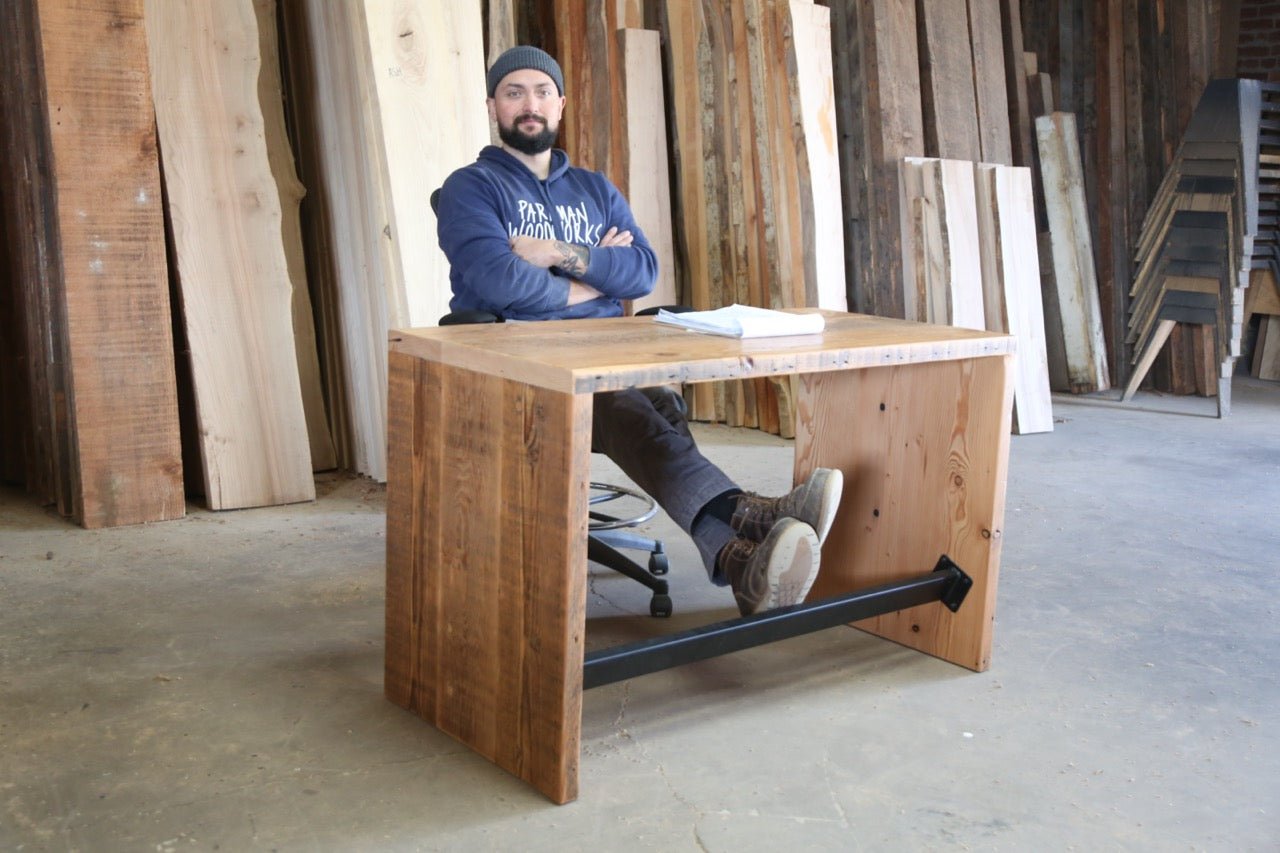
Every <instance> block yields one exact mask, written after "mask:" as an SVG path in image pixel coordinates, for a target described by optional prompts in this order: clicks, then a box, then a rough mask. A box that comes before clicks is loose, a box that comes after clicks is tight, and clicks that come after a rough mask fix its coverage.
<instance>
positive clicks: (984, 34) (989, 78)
mask: <svg viewBox="0 0 1280 853" xmlns="http://www.w3.org/2000/svg"><path fill="white" fill-rule="evenodd" d="M1000 4H1001V0H968V6H969V41H970V45H971V48H972V52H973V90H974V96H975V100H976V102H977V116H978V141H979V143H980V145H981V154H982V156H981V160H982V161H983V162H985V163H999V164H1001V165H1004V166H1012V165H1013V164H1014V162H1013V140H1012V137H1011V130H1010V115H1009V112H1010V111H1009V96H1010V92H1009V91H1008V90H1007V89H1006V88H1005V86H1006V83H1005V69H1004V62H1005V48H1004V38H1003V35H1002V24H1001V10H1000ZM1021 41H1022V39H1021V35H1020V34H1019V39H1018V42H1019V44H1021ZM1023 79H1024V80H1025V78H1023ZM1022 97H1023V102H1024V103H1025V98H1026V90H1025V89H1023V96H1022Z"/></svg>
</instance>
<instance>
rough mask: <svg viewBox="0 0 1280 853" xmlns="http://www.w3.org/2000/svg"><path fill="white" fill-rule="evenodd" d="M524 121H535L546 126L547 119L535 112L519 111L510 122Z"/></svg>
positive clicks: (521, 122)
mask: <svg viewBox="0 0 1280 853" xmlns="http://www.w3.org/2000/svg"><path fill="white" fill-rule="evenodd" d="M526 121H536V122H537V123H538V124H540V125H542V126H543V127H546V126H547V120H546V119H545V118H543V117H542V116H540V115H537V114H536V113H521V114H520V115H518V116H516V118H515V121H513V122H512V124H524V123H525V122H526Z"/></svg>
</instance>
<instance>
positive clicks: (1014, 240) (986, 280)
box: [974, 164, 1053, 435]
mask: <svg viewBox="0 0 1280 853" xmlns="http://www.w3.org/2000/svg"><path fill="white" fill-rule="evenodd" d="M974 179H975V186H976V190H977V203H978V243H979V246H980V249H981V255H982V289H983V295H982V298H983V306H984V308H985V310H986V324H987V328H988V329H990V330H991V331H993V332H1006V333H1008V334H1011V335H1013V336H1014V337H1016V338H1017V339H1018V357H1017V359H1016V361H1015V362H1014V391H1013V431H1014V432H1015V433H1017V434H1019V435H1022V434H1026V433H1036V432H1051V431H1052V430H1053V405H1052V399H1051V392H1050V390H1049V364H1048V353H1047V350H1046V348H1045V334H1044V330H1045V324H1044V308H1043V305H1042V303H1041V299H1040V257H1039V251H1038V250H1037V247H1036V219H1035V216H1036V215H1035V208H1034V205H1033V202H1032V186H1031V170H1030V169H1029V168H1025V167H1017V168H1014V167H1009V166H996V165H990V164H982V165H979V166H978V167H977V168H976V169H975V170H974Z"/></svg>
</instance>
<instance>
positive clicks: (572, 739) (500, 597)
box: [386, 353, 591, 802]
mask: <svg viewBox="0 0 1280 853" xmlns="http://www.w3.org/2000/svg"><path fill="white" fill-rule="evenodd" d="M406 360H407V361H406ZM392 367H393V370H392V375H393V378H392V399H391V406H392V412H391V417H390V422H391V424H392V434H391V442H390V457H389V461H390V470H389V478H388V525H387V526H388V533H387V536H388V564H387V596H388V598H387V676H386V685H387V687H386V690H387V696H388V698H390V699H391V700H392V701H395V702H397V703H398V704H401V705H404V706H405V707H407V708H409V709H410V710H412V711H414V712H415V713H418V714H419V715H421V716H422V717H424V718H425V719H427V720H428V721H430V722H431V723H433V724H434V725H436V726H437V727H438V728H440V729H441V730H442V731H444V732H445V733H447V734H449V735H451V736H453V737H455V738H457V739H458V740H459V741H461V742H463V743H465V744H467V745H468V746H470V747H471V748H472V749H475V750H476V751H477V752H479V753H480V754H482V755H484V756H485V757H486V758H489V759H490V760H492V761H493V762H495V763H496V764H498V765H499V766H501V767H503V768H504V769H506V770H508V771H510V772H511V773H513V774H515V775H516V776H519V777H520V778H522V779H524V780H526V781H528V782H529V783H531V784H532V785H533V786H534V787H536V788H538V789H539V790H541V791H542V792H543V793H544V794H546V795H547V796H548V797H550V798H551V799H552V800H555V801H556V802H566V801H568V800H571V799H573V798H574V797H576V795H577V766H578V753H579V731H580V726H581V702H582V697H581V689H582V688H581V684H582V658H583V629H584V621H585V608H586V572H585V565H586V517H587V487H586V482H587V479H588V470H587V466H588V464H589V458H588V457H589V449H590V431H591V422H590V419H591V412H590V408H589V406H590V398H589V397H582V398H578V397H574V396H571V395H565V394H558V393H555V392H550V391H545V390H541V389H537V388H532V387H530V386H527V385H523V384H521V383H515V382H510V381H506V380H503V379H500V378H497V377H492V376H484V375H481V374H476V373H471V372H469V371H464V370H459V369H455V368H450V367H447V366H443V365H439V364H433V363H428V362H421V361H418V360H416V359H412V358H411V357H409V356H404V355H402V354H397V353H392ZM409 373H412V378H411V379H406V376H407V375H408V374H409ZM410 384H411V385H412V388H409V387H408V385H410Z"/></svg>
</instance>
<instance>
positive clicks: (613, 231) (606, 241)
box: [598, 227, 631, 246]
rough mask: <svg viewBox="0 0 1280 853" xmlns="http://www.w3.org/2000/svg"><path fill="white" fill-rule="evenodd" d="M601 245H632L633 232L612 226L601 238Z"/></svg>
mask: <svg viewBox="0 0 1280 853" xmlns="http://www.w3.org/2000/svg"><path fill="white" fill-rule="evenodd" d="M598 245H601V246H630V245H631V232H630V231H619V230H618V229H617V228H616V227H614V228H610V229H609V230H608V231H606V232H604V236H603V237H601V238H600V243H599V244H598Z"/></svg>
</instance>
